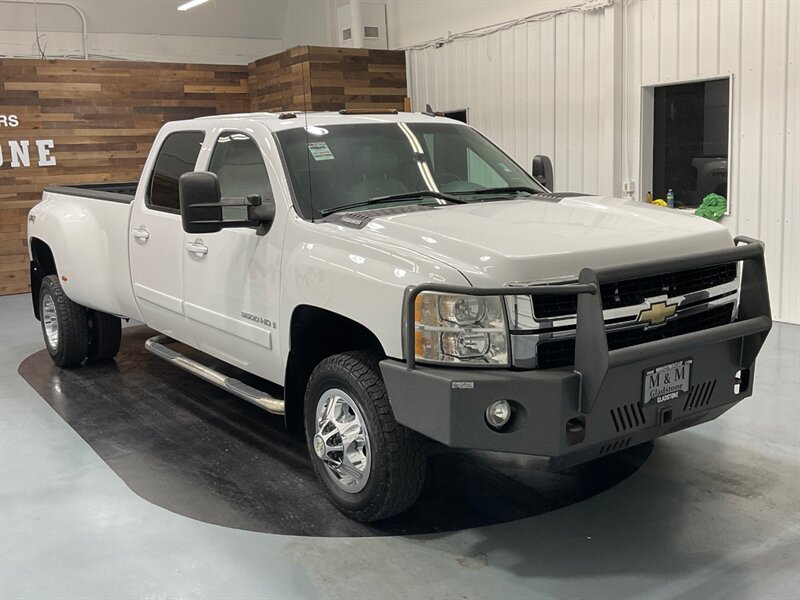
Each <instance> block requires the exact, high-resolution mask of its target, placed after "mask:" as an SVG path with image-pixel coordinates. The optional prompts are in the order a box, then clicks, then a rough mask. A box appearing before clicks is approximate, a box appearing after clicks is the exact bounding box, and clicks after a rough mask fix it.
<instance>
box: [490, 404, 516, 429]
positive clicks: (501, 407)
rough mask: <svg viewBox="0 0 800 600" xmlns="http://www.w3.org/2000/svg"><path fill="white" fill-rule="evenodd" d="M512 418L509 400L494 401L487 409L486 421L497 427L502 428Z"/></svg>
mask: <svg viewBox="0 0 800 600" xmlns="http://www.w3.org/2000/svg"><path fill="white" fill-rule="evenodd" d="M510 418H511V405H510V404H509V403H508V401H507V400H498V401H497V402H492V403H491V404H490V405H489V408H487V409H486V422H487V423H488V424H489V425H490V426H492V427H494V428H495V429H502V427H503V426H504V425H505V424H506V423H508V420H509V419H510Z"/></svg>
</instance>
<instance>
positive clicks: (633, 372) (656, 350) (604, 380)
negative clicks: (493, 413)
mask: <svg viewBox="0 0 800 600" xmlns="http://www.w3.org/2000/svg"><path fill="white" fill-rule="evenodd" d="M735 261H740V262H741V263H742V269H741V275H740V282H741V289H740V296H739V306H738V311H737V317H736V320H735V321H734V322H732V323H730V324H726V325H722V326H719V327H714V328H711V329H706V330H703V331H697V332H693V333H688V334H684V335H681V336H677V337H672V338H668V339H664V340H658V341H653V342H648V343H645V344H640V345H637V346H631V347H627V348H621V349H617V350H611V351H609V349H608V343H607V339H606V329H605V323H604V320H603V307H602V302H601V298H600V294H599V293H598V290H599V289H600V284H601V283H604V282H608V281H620V280H625V279H634V278H638V277H647V276H649V275H657V274H661V273H667V272H674V271H679V270H683V269H691V268H695V267H702V266H710V265H717V264H726V263H730V262H735ZM423 291H441V292H450V293H464V294H477V295H484V296H488V295H535V294H577V295H578V318H577V327H576V348H575V365H574V369H572V370H568V369H553V370H533V371H512V370H504V369H464V368H452V367H435V366H422V365H419V364H417V363H416V361H415V360H414V347H413V340H414V314H413V311H414V301H415V299H416V297H417V296H418V295H419V294H420V293H421V292H423ZM405 310H406V313H405V315H406V324H405V325H406V329H405V331H404V336H405V338H404V339H405V356H406V357H407V359H406V361H405V362H403V361H398V360H384V361H383V362H382V363H381V370H382V373H383V377H384V380H385V382H386V388H387V391H388V394H389V399H390V401H391V404H392V409H393V411H394V414H395V418H396V419H397V421H398V422H399V423H401V424H403V425H405V426H407V427H409V428H410V429H413V430H415V431H418V432H420V433H421V434H423V435H425V436H427V437H429V438H431V439H434V440H436V441H438V442H441V443H443V444H445V445H447V446H451V447H455V448H476V449H486V450H496V451H502V452H514V453H520V454H534V455H540V456H549V457H559V458H560V461H561V462H563V463H565V464H575V463H580V462H584V461H586V460H591V459H593V458H596V457H599V456H603V455H605V454H609V453H611V452H615V451H617V450H621V449H623V448H627V447H629V446H633V445H635V444H639V443H641V442H644V441H647V440H650V439H653V438H656V437H659V436H662V435H666V434H668V433H671V432H673V431H677V430H679V429H685V428H686V427H691V426H693V425H697V424H699V423H704V422H706V421H710V420H712V419H714V418H716V417H718V416H719V415H721V414H722V413H724V412H725V411H727V410H728V409H730V408H731V407H732V406H734V405H735V404H736V403H738V402H740V401H741V400H743V399H744V398H747V397H749V396H750V395H751V394H752V381H753V374H754V364H755V359H756V356H757V355H758V352H759V350H760V349H761V346H762V345H763V343H764V340H765V339H766V336H767V334H768V332H769V330H770V328H771V326H772V319H771V313H770V304H769V295H768V291H767V280H766V269H765V266H764V248H763V245H762V244H761V242H758V241H756V240H751V239H749V238H736V246H735V247H733V248H730V249H727V250H721V251H715V252H710V253H705V254H701V255H695V256H692V257H686V258H680V259H672V260H669V261H652V262H647V263H639V264H635V265H629V266H624V267H607V268H598V269H590V268H586V269H583V270H582V271H581V273H580V277H579V282H578V283H577V284H573V285H564V286H531V287H526V288H516V287H515V288H500V289H485V288H483V289H481V288H469V287H454V286H444V285H438V284H423V285H420V286H417V287H416V288H413V289H411V290H410V291H409V293H408V294H407V297H406V306H405ZM686 359H691V360H692V366H691V379H690V387H689V390H688V391H687V392H681V393H680V394H679V395H678V396H677V397H676V398H673V399H671V400H668V401H665V402H661V403H657V402H649V403H644V402H643V400H642V395H643V385H644V383H643V382H644V379H643V377H644V373H645V371H646V370H648V369H651V368H653V367H658V366H660V365H665V364H669V363H672V362H677V361H683V360H686ZM499 399H505V400H508V401H510V402H511V405H512V408H513V415H514V416H513V417H512V419H511V421H510V423H509V424H508V425H507V426H506V427H505V428H504V429H503V430H501V431H496V430H494V429H492V428H491V427H489V425H488V424H487V423H486V420H485V412H486V409H487V407H488V406H489V404H491V403H492V402H494V401H496V400H499Z"/></svg>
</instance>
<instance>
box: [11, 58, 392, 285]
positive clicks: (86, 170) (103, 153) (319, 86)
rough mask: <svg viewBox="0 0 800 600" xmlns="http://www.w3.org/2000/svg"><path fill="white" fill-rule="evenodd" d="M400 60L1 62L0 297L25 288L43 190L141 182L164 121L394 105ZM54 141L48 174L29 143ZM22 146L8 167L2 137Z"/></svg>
mask: <svg viewBox="0 0 800 600" xmlns="http://www.w3.org/2000/svg"><path fill="white" fill-rule="evenodd" d="M405 94H406V74H405V57H404V53H403V52H393V51H386V50H379V51H376V50H354V49H340V48H321V47H308V46H301V47H298V48H294V49H292V50H287V51H285V52H282V53H280V54H277V55H275V56H272V57H268V58H264V59H261V60H258V61H256V62H254V63H251V64H250V65H248V66H229V65H186V64H168V63H140V62H121V61H82V60H81V61H78V60H72V61H63V60H59V61H55V60H29V59H0V117H2V116H3V115H6V116H8V115H16V116H17V118H18V120H19V125H18V126H17V127H8V126H4V125H3V122H2V119H0V151H2V156H3V159H4V160H3V163H2V165H0V295H2V294H14V293H21V292H26V291H28V253H27V242H26V221H27V214H28V210H29V209H30V208H31V207H32V206H33V205H34V204H35V203H36V202H37V201H38V200H39V198H40V197H41V193H42V188H44V187H45V186H47V185H53V184H78V183H96V182H102V181H133V180H138V178H139V172H140V170H141V168H142V165H143V163H144V160H145V158H146V157H147V153H148V151H149V149H150V145H151V143H152V140H153V138H154V136H155V134H156V132H157V131H158V129H159V128H160V127H161V126H162V125H163V124H164V123H165V122H167V121H174V120H178V119H188V118H192V117H196V116H201V115H209V114H224V113H232V112H247V111H249V110H259V111H263V110H272V111H280V110H302V109H303V107H304V106H308V107H309V109H311V110H335V109H340V108H345V107H347V108H397V109H400V110H402V108H403V99H404V97H405ZM46 139H52V140H53V142H54V148H53V149H52V151H51V155H52V156H53V157H55V159H56V164H55V165H54V166H39V164H38V162H39V157H38V154H37V146H36V140H46ZM10 140H15V141H18V142H19V141H23V140H27V141H29V143H30V145H29V148H30V166H28V167H26V166H20V167H17V168H11V166H10V151H9V141H10Z"/></svg>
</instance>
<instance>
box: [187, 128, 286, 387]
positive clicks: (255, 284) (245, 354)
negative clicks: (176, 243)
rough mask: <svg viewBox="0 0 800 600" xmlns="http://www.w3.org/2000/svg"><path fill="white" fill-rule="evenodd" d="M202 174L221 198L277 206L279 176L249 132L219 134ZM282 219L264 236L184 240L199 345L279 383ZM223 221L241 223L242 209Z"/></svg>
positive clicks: (241, 233) (230, 231)
mask: <svg viewBox="0 0 800 600" xmlns="http://www.w3.org/2000/svg"><path fill="white" fill-rule="evenodd" d="M206 170H207V171H211V172H212V173H215V174H216V175H217V177H218V178H219V185H220V192H221V194H222V197H223V198H241V197H245V196H248V195H252V194H257V195H259V196H260V197H261V199H262V202H264V203H272V202H274V197H273V193H272V187H271V185H270V179H273V180H274V179H275V178H276V174H275V173H274V171H273V172H272V173H270V171H271V170H272V167H271V166H268V163H267V162H266V161H265V159H264V156H263V155H262V153H261V150H260V148H259V146H258V144H257V143H256V141H255V139H254V138H253V137H251V136H250V135H248V134H246V133H243V132H239V131H222V132H221V133H219V135H218V137H217V139H216V141H215V143H214V146H213V149H212V151H211V158H210V160H209V164H208V167H207V168H206ZM271 175H272V177H271ZM278 210H279V211H280V208H279V207H278ZM281 216H282V215H281V214H276V217H275V223H274V225H273V227H272V229H271V230H270V231H269V232H268V233H267V234H266V235H265V236H258V235H256V229H255V227H235V228H226V229H223V230H222V231H219V232H217V233H211V234H203V235H195V234H186V235H185V239H184V243H185V246H186V248H187V251H186V252H184V293H185V302H184V310H185V313H186V318H187V322H188V323H189V324H190V325H191V327H192V333H193V336H194V339H195V345H196V347H197V348H198V349H200V350H202V351H203V352H206V353H208V354H211V355H213V356H216V357H217V358H220V359H222V360H224V361H226V362H228V363H230V364H233V365H235V366H237V367H240V368H242V369H245V370H247V371H249V372H251V373H255V374H257V375H259V376H261V377H264V378H265V379H269V380H272V381H282V364H281V361H280V353H279V345H278V340H277V334H278V330H277V318H278V302H279V291H280V257H281V243H282V240H281V237H282V235H283V227H282V223H281ZM284 216H285V215H284ZM223 217H224V218H225V219H226V220H233V221H241V220H245V219H246V209H245V208H244V207H229V208H225V209H223ZM192 248H194V249H196V251H192V250H191V249H192Z"/></svg>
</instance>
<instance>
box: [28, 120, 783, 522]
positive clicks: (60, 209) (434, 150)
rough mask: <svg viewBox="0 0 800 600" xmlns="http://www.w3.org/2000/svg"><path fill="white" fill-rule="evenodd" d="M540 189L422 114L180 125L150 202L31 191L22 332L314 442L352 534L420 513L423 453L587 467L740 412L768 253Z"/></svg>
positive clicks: (100, 187)
mask: <svg viewBox="0 0 800 600" xmlns="http://www.w3.org/2000/svg"><path fill="white" fill-rule="evenodd" d="M533 171H534V173H535V174H536V175H537V176H536V177H534V176H533V175H531V174H528V173H527V172H526V171H525V170H524V169H522V168H521V167H520V166H518V165H517V164H516V163H515V162H514V161H513V160H512V159H511V158H509V157H508V156H507V155H505V154H504V153H503V152H502V151H501V150H499V149H498V148H497V147H496V146H495V145H494V144H492V143H491V142H490V141H489V140H487V139H486V138H485V137H483V136H482V135H481V134H479V133H478V132H477V131H475V130H474V129H472V128H471V127H469V126H467V125H465V124H462V123H458V122H456V121H451V120H449V119H445V118H441V117H438V116H434V115H427V114H425V115H422V114H405V113H400V114H397V113H391V114H390V113H373V114H361V113H354V112H353V111H342V112H341V113H307V114H303V113H284V114H281V115H278V114H242V115H230V116H215V117H207V118H198V119H194V120H190V121H183V122H174V123H169V124H167V125H165V126H164V127H163V129H162V130H161V131H160V133H159V134H158V136H157V137H156V139H155V143H154V145H153V147H152V150H151V152H150V155H149V157H148V158H147V161H146V163H145V165H144V169H143V172H142V175H141V178H140V180H139V182H138V185H137V184H135V183H128V184H97V185H85V186H74V187H51V188H48V189H46V190H45V192H44V196H43V199H42V201H41V202H40V203H39V204H37V205H36V206H35V207H34V208H33V209H32V210H31V212H30V216H29V227H28V234H29V248H30V256H31V261H32V262H31V286H32V290H33V304H34V313H35V315H36V317H37V318H38V319H39V320H40V321H41V325H42V332H43V335H44V340H45V345H46V347H47V350H48V352H49V353H50V355H51V356H52V358H53V360H54V361H55V363H56V364H57V365H59V366H61V367H74V366H77V365H80V364H82V363H83V362H84V361H85V360H88V361H89V362H91V361H98V360H108V359H111V358H113V357H114V356H115V355H116V353H117V351H118V349H119V345H120V339H121V323H120V319H121V318H125V319H135V320H138V321H142V322H144V323H145V324H147V325H148V326H149V327H150V328H152V329H154V330H155V331H156V332H158V335H156V336H154V337H152V338H150V339H149V340H148V341H147V343H146V347H147V349H148V350H149V351H151V352H153V353H155V354H156V355H158V356H160V357H162V358H164V359H166V360H169V361H170V362H172V363H173V364H175V365H176V366H177V367H181V368H183V369H186V370H189V371H191V372H192V373H194V374H196V375H198V376H199V377H202V378H203V379H205V380H207V381H210V382H211V383H213V384H215V385H218V386H220V387H222V388H224V389H226V390H228V391H230V392H231V393H232V394H234V395H236V396H239V397H241V398H243V399H245V400H248V401H250V402H253V403H255V404H257V405H259V406H261V407H263V408H264V409H266V410H268V411H270V412H273V413H278V414H283V415H285V418H286V421H287V424H288V425H290V426H297V427H298V428H299V427H303V428H304V430H305V436H306V439H307V442H308V447H309V454H310V456H311V460H312V462H313V464H314V468H315V470H316V472H317V475H318V477H319V479H320V481H321V482H322V484H323V485H324V486H325V488H326V489H327V491H328V493H329V495H330V497H331V499H332V501H333V502H334V504H335V505H336V506H337V507H338V508H339V509H340V510H341V511H343V512H344V513H346V514H347V515H349V516H351V517H352V518H355V519H358V520H362V521H374V520H378V519H382V518H386V517H388V516H391V515H394V514H397V513H399V512H401V511H403V510H405V509H406V508H408V507H409V506H410V505H411V504H413V503H414V501H415V500H416V498H417V496H418V494H419V492H420V490H421V487H422V482H423V479H424V472H425V453H424V451H423V447H424V446H423V441H424V440H425V439H426V438H427V439H430V440H434V441H435V442H438V443H440V444H442V445H444V446H450V447H455V448H475V449H487V450H495V451H501V452H511V453H521V454H530V455H540V456H545V457H553V458H555V459H556V460H558V461H560V462H561V464H576V463H579V462H584V461H588V460H591V459H594V458H597V457H600V456H604V455H607V454H610V453H613V452H615V451H618V450H622V449H624V448H628V447H630V446H633V445H635V444H639V443H642V442H645V441H647V440H651V439H653V438H656V437H659V436H662V435H665V434H668V433H671V432H674V431H677V430H680V429H684V428H687V427H691V426H694V425H698V424H700V423H704V422H706V421H710V420H711V419H714V418H716V417H718V416H719V415H721V414H722V413H724V412H725V411H727V410H728V409H730V408H731V407H732V406H734V405H735V404H736V403H737V402H739V401H741V400H742V399H744V398H746V397H748V396H750V395H751V394H752V382H753V372H754V371H753V368H754V363H755V359H756V355H757V354H758V352H759V350H760V348H761V345H762V344H763V341H764V339H765V337H766V335H767V333H768V331H769V329H770V327H771V316H770V306H769V297H768V293H767V284H766V276H765V269H764V260H763V246H762V244H761V243H760V242H757V241H755V240H751V239H746V238H737V239H736V240H732V239H731V236H730V235H729V233H728V231H727V230H726V229H725V228H724V227H722V226H720V225H718V224H716V223H712V222H710V221H707V220H704V219H701V218H698V217H695V216H694V215H691V214H684V213H681V212H678V211H674V210H668V209H664V208H660V207H654V206H649V205H645V204H642V203H638V202H635V201H633V200H624V199H617V198H610V197H598V196H588V195H580V194H566V193H561V194H559V193H552V192H551V191H550V190H549V189H548V188H550V187H551V184H550V182H549V180H550V179H551V177H552V168H551V167H550V163H549V160H548V159H546V158H545V157H536V158H535V159H534V169H533ZM178 342H180V343H181V344H183V345H184V346H189V347H192V348H194V349H196V350H199V351H201V353H202V355H210V357H213V358H214V359H217V361H222V363H223V364H225V365H231V366H233V367H236V368H238V369H240V370H243V371H246V372H248V373H251V374H254V375H256V376H258V377H259V378H261V379H263V380H267V381H269V382H273V383H274V384H276V385H275V386H262V387H269V388H270V389H272V388H275V389H279V390H281V393H278V392H276V391H274V390H273V391H272V393H271V394H269V393H266V392H265V391H263V390H261V389H257V388H256V387H253V386H250V385H246V384H245V383H243V382H242V381H240V379H237V378H235V377H233V376H232V375H231V374H230V373H227V374H226V372H225V369H224V368H220V367H216V368H213V369H212V368H211V367H210V366H209V365H208V364H207V363H208V361H206V363H204V362H203V361H202V360H200V359H198V358H197V356H195V355H196V354H197V353H193V356H195V358H190V357H189V356H188V355H187V352H183V353H181V352H179V351H178V350H176V349H175V346H172V347H170V346H171V345H172V344H173V343H178ZM209 360H212V359H209Z"/></svg>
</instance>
